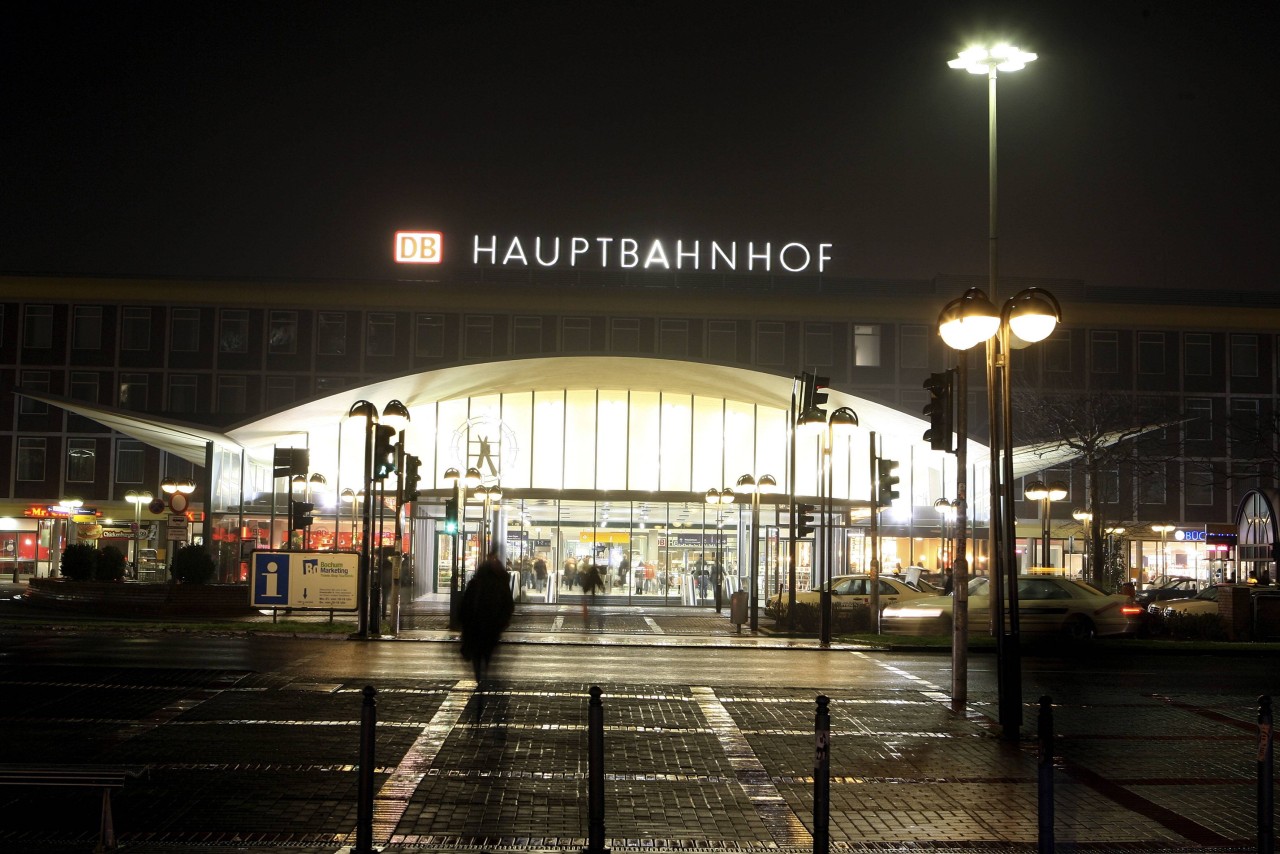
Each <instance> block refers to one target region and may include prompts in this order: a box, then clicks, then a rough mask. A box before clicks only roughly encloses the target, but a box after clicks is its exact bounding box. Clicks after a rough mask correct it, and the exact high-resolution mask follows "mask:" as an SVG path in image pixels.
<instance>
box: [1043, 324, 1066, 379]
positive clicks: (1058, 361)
mask: <svg viewBox="0 0 1280 854" xmlns="http://www.w3.org/2000/svg"><path fill="white" fill-rule="evenodd" d="M1042 352H1043V353H1044V369H1045V371H1046V372H1048V371H1052V372H1054V373H1069V372H1070V371H1071V333H1070V332H1068V331H1067V330H1065V329H1060V330H1058V331H1056V332H1054V333H1053V334H1052V335H1050V336H1049V337H1048V338H1046V339H1045V342H1044V347H1043V348H1042Z"/></svg>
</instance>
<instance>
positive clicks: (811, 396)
mask: <svg viewBox="0 0 1280 854" xmlns="http://www.w3.org/2000/svg"><path fill="white" fill-rule="evenodd" d="M830 386H831V378H830V377H820V376H818V375H817V374H810V373H805V374H801V375H800V415H804V414H805V413H807V412H809V411H810V410H813V409H817V410H820V411H822V405H823V404H825V403H826V402H827V389H828V388H830ZM824 420H825V412H824Z"/></svg>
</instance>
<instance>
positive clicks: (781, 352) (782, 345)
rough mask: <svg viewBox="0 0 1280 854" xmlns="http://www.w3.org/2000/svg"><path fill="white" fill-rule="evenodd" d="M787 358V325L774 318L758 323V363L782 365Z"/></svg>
mask: <svg viewBox="0 0 1280 854" xmlns="http://www.w3.org/2000/svg"><path fill="white" fill-rule="evenodd" d="M786 360H787V327H786V326H785V325H784V324H782V323H778V322H777V321H773V320H762V321H760V322H758V323H757V324H756V364H757V365H782V364H785V363H786Z"/></svg>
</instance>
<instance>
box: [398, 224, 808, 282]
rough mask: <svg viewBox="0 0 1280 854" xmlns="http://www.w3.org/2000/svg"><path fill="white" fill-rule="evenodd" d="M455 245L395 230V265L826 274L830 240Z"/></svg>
mask: <svg viewBox="0 0 1280 854" xmlns="http://www.w3.org/2000/svg"><path fill="white" fill-rule="evenodd" d="M459 243H460V245H459V246H457V247H456V248H454V246H453V243H452V241H451V240H447V239H446V235H445V234H444V232H440V231H397V232H396V236H395V261H396V263H397V264H442V263H444V260H445V258H446V257H449V258H450V259H451V263H453V261H452V259H453V258H454V257H456V256H457V255H462V257H465V258H466V259H467V260H468V261H469V263H470V265H471V266H473V267H505V268H515V267H526V268H530V267H570V268H574V269H591V270H651V271H671V270H684V271H690V270H693V271H701V272H728V273H732V272H746V273H775V274H776V273H824V272H826V269H827V265H828V264H829V263H830V261H831V247H832V244H830V243H815V244H808V243H803V242H800V241H790V242H782V241H778V242H773V241H764V242H759V241H745V242H743V241H736V240H733V241H728V242H725V241H719V240H681V239H677V240H664V239H662V238H656V237H655V238H645V239H640V238H635V237H559V236H551V237H547V236H542V235H533V236H524V237H521V236H519V235H510V236H508V235H498V234H473V235H470V237H469V238H462V239H460V240H459Z"/></svg>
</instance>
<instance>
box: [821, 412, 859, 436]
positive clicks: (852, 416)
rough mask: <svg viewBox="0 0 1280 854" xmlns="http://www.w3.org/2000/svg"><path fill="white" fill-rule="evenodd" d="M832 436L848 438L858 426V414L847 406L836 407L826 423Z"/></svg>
mask: <svg viewBox="0 0 1280 854" xmlns="http://www.w3.org/2000/svg"><path fill="white" fill-rule="evenodd" d="M827 423H828V424H829V425H830V426H831V435H832V436H848V435H849V434H850V433H852V432H853V428H854V427H857V426H858V413H856V412H854V411H853V410H852V409H850V408H849V407H847V406H841V407H838V408H837V409H836V410H835V411H834V412H832V413H831V418H830V419H829V420H828V422H827Z"/></svg>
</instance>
